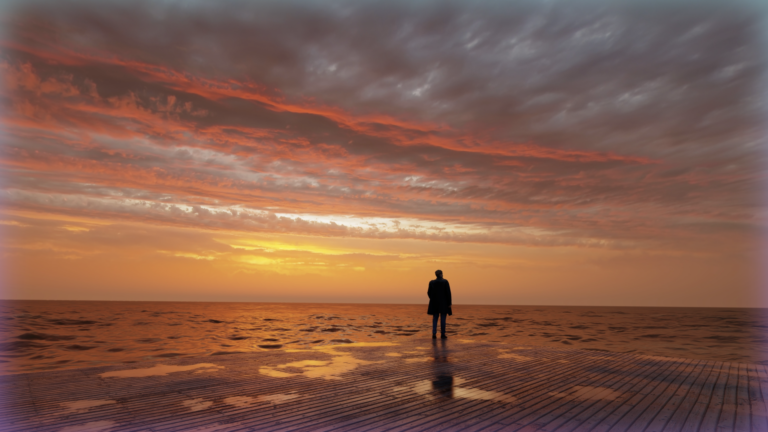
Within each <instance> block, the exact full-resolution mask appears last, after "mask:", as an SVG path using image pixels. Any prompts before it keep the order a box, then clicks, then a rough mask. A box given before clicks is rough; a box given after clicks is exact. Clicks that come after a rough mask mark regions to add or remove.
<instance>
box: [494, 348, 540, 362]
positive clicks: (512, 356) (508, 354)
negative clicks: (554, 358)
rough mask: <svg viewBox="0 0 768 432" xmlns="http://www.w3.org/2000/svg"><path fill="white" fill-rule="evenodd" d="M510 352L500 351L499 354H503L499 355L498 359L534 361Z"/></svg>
mask: <svg viewBox="0 0 768 432" xmlns="http://www.w3.org/2000/svg"><path fill="white" fill-rule="evenodd" d="M508 351H509V350H506V349H499V352H500V353H501V354H499V357H498V358H500V359H515V360H520V361H527V360H533V359H532V358H530V357H526V356H522V355H520V354H515V353H511V352H508Z"/></svg>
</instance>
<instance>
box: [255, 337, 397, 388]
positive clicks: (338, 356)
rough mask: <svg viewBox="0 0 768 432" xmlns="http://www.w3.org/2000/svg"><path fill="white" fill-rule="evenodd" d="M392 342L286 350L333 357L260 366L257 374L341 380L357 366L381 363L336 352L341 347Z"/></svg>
mask: <svg viewBox="0 0 768 432" xmlns="http://www.w3.org/2000/svg"><path fill="white" fill-rule="evenodd" d="M395 345H398V344H396V343H394V342H358V343H350V344H344V345H328V346H320V347H314V348H312V349H309V350H286V352H318V351H319V352H323V353H326V354H330V355H332V356H333V357H332V358H331V359H330V360H302V361H296V362H291V363H286V364H283V365H279V366H262V367H261V368H260V369H259V373H261V374H262V375H267V376H271V377H274V378H287V377H292V376H299V375H303V376H305V377H307V378H324V379H329V380H330V379H341V377H340V375H341V374H343V373H346V372H350V371H353V370H355V369H357V367H358V366H362V365H366V364H373V363H381V362H380V361H368V360H361V359H357V358H355V357H352V354H351V353H349V352H346V351H337V350H336V349H337V348H341V347H344V348H346V347H353V348H356V347H374V346H395Z"/></svg>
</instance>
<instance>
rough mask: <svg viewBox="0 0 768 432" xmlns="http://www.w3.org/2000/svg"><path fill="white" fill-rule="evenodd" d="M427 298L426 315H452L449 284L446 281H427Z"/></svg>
mask: <svg viewBox="0 0 768 432" xmlns="http://www.w3.org/2000/svg"><path fill="white" fill-rule="evenodd" d="M427 295H428V296H429V308H427V314H429V315H437V314H439V313H447V314H448V315H453V311H452V310H451V305H452V304H453V303H452V302H451V284H449V283H448V280H447V279H435V280H431V281H429V289H428V290H427Z"/></svg>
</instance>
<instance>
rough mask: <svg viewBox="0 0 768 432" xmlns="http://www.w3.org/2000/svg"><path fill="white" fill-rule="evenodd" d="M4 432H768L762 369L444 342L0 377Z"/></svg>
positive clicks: (767, 390)
mask: <svg viewBox="0 0 768 432" xmlns="http://www.w3.org/2000/svg"><path fill="white" fill-rule="evenodd" d="M0 382H2V386H3V388H4V390H5V392H4V399H3V404H1V405H0V411H1V412H0V418H1V419H2V421H3V425H2V426H3V428H2V429H3V430H8V431H40V432H42V431H59V432H74V431H91V432H108V431H109V432H117V431H157V432H159V431H187V432H188V431H196V432H213V431H218V432H223V431H277V430H292V431H328V430H334V431H383V430H395V431H400V430H417V431H428V430H433V431H458V430H461V431H496V430H525V431H528V430H531V431H532V430H542V431H569V432H574V431H579V432H582V431H584V432H587V431H609V430H610V431H643V430H645V431H683V430H685V431H688V430H690V431H710V430H712V431H714V430H717V431H756V432H757V431H768V419H766V403H765V402H766V401H765V398H764V395H766V394H768V368H766V366H763V365H756V364H747V363H729V362H716V361H708V360H697V359H682V358H678V359H674V358H669V357H659V356H648V355H637V354H619V353H608V352H596V351H586V350H579V349H572V348H549V347H541V346H539V347H535V346H524V345H517V344H499V343H491V342H479V341H475V342H471V341H466V340H460V339H453V338H450V339H448V340H440V339H438V340H433V339H429V338H422V337H413V338H404V339H402V340H400V341H399V342H392V341H381V342H369V343H352V344H337V345H324V346H314V347H304V348H301V349H285V350H271V351H270V350H265V351H256V352H252V353H246V354H237V355H235V354H230V355H221V356H218V357H215V358H214V359H212V357H210V356H206V357H199V358H177V359H165V360H160V361H157V360H155V361H148V362H140V363H134V364H128V365H120V366H105V367H97V368H87V369H75V370H55V371H48V372H35V373H27V374H15V375H6V376H4V377H0Z"/></svg>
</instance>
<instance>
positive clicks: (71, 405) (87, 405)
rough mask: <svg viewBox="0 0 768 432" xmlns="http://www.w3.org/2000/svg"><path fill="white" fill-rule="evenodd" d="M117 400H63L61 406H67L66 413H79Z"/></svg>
mask: <svg viewBox="0 0 768 432" xmlns="http://www.w3.org/2000/svg"><path fill="white" fill-rule="evenodd" d="M116 402H117V401H113V400H107V399H104V400H81V401H74V402H62V403H61V406H63V407H64V408H66V411H65V414H79V413H84V412H87V411H88V410H89V409H91V408H93V407H97V406H102V405H111V404H113V403H116Z"/></svg>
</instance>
